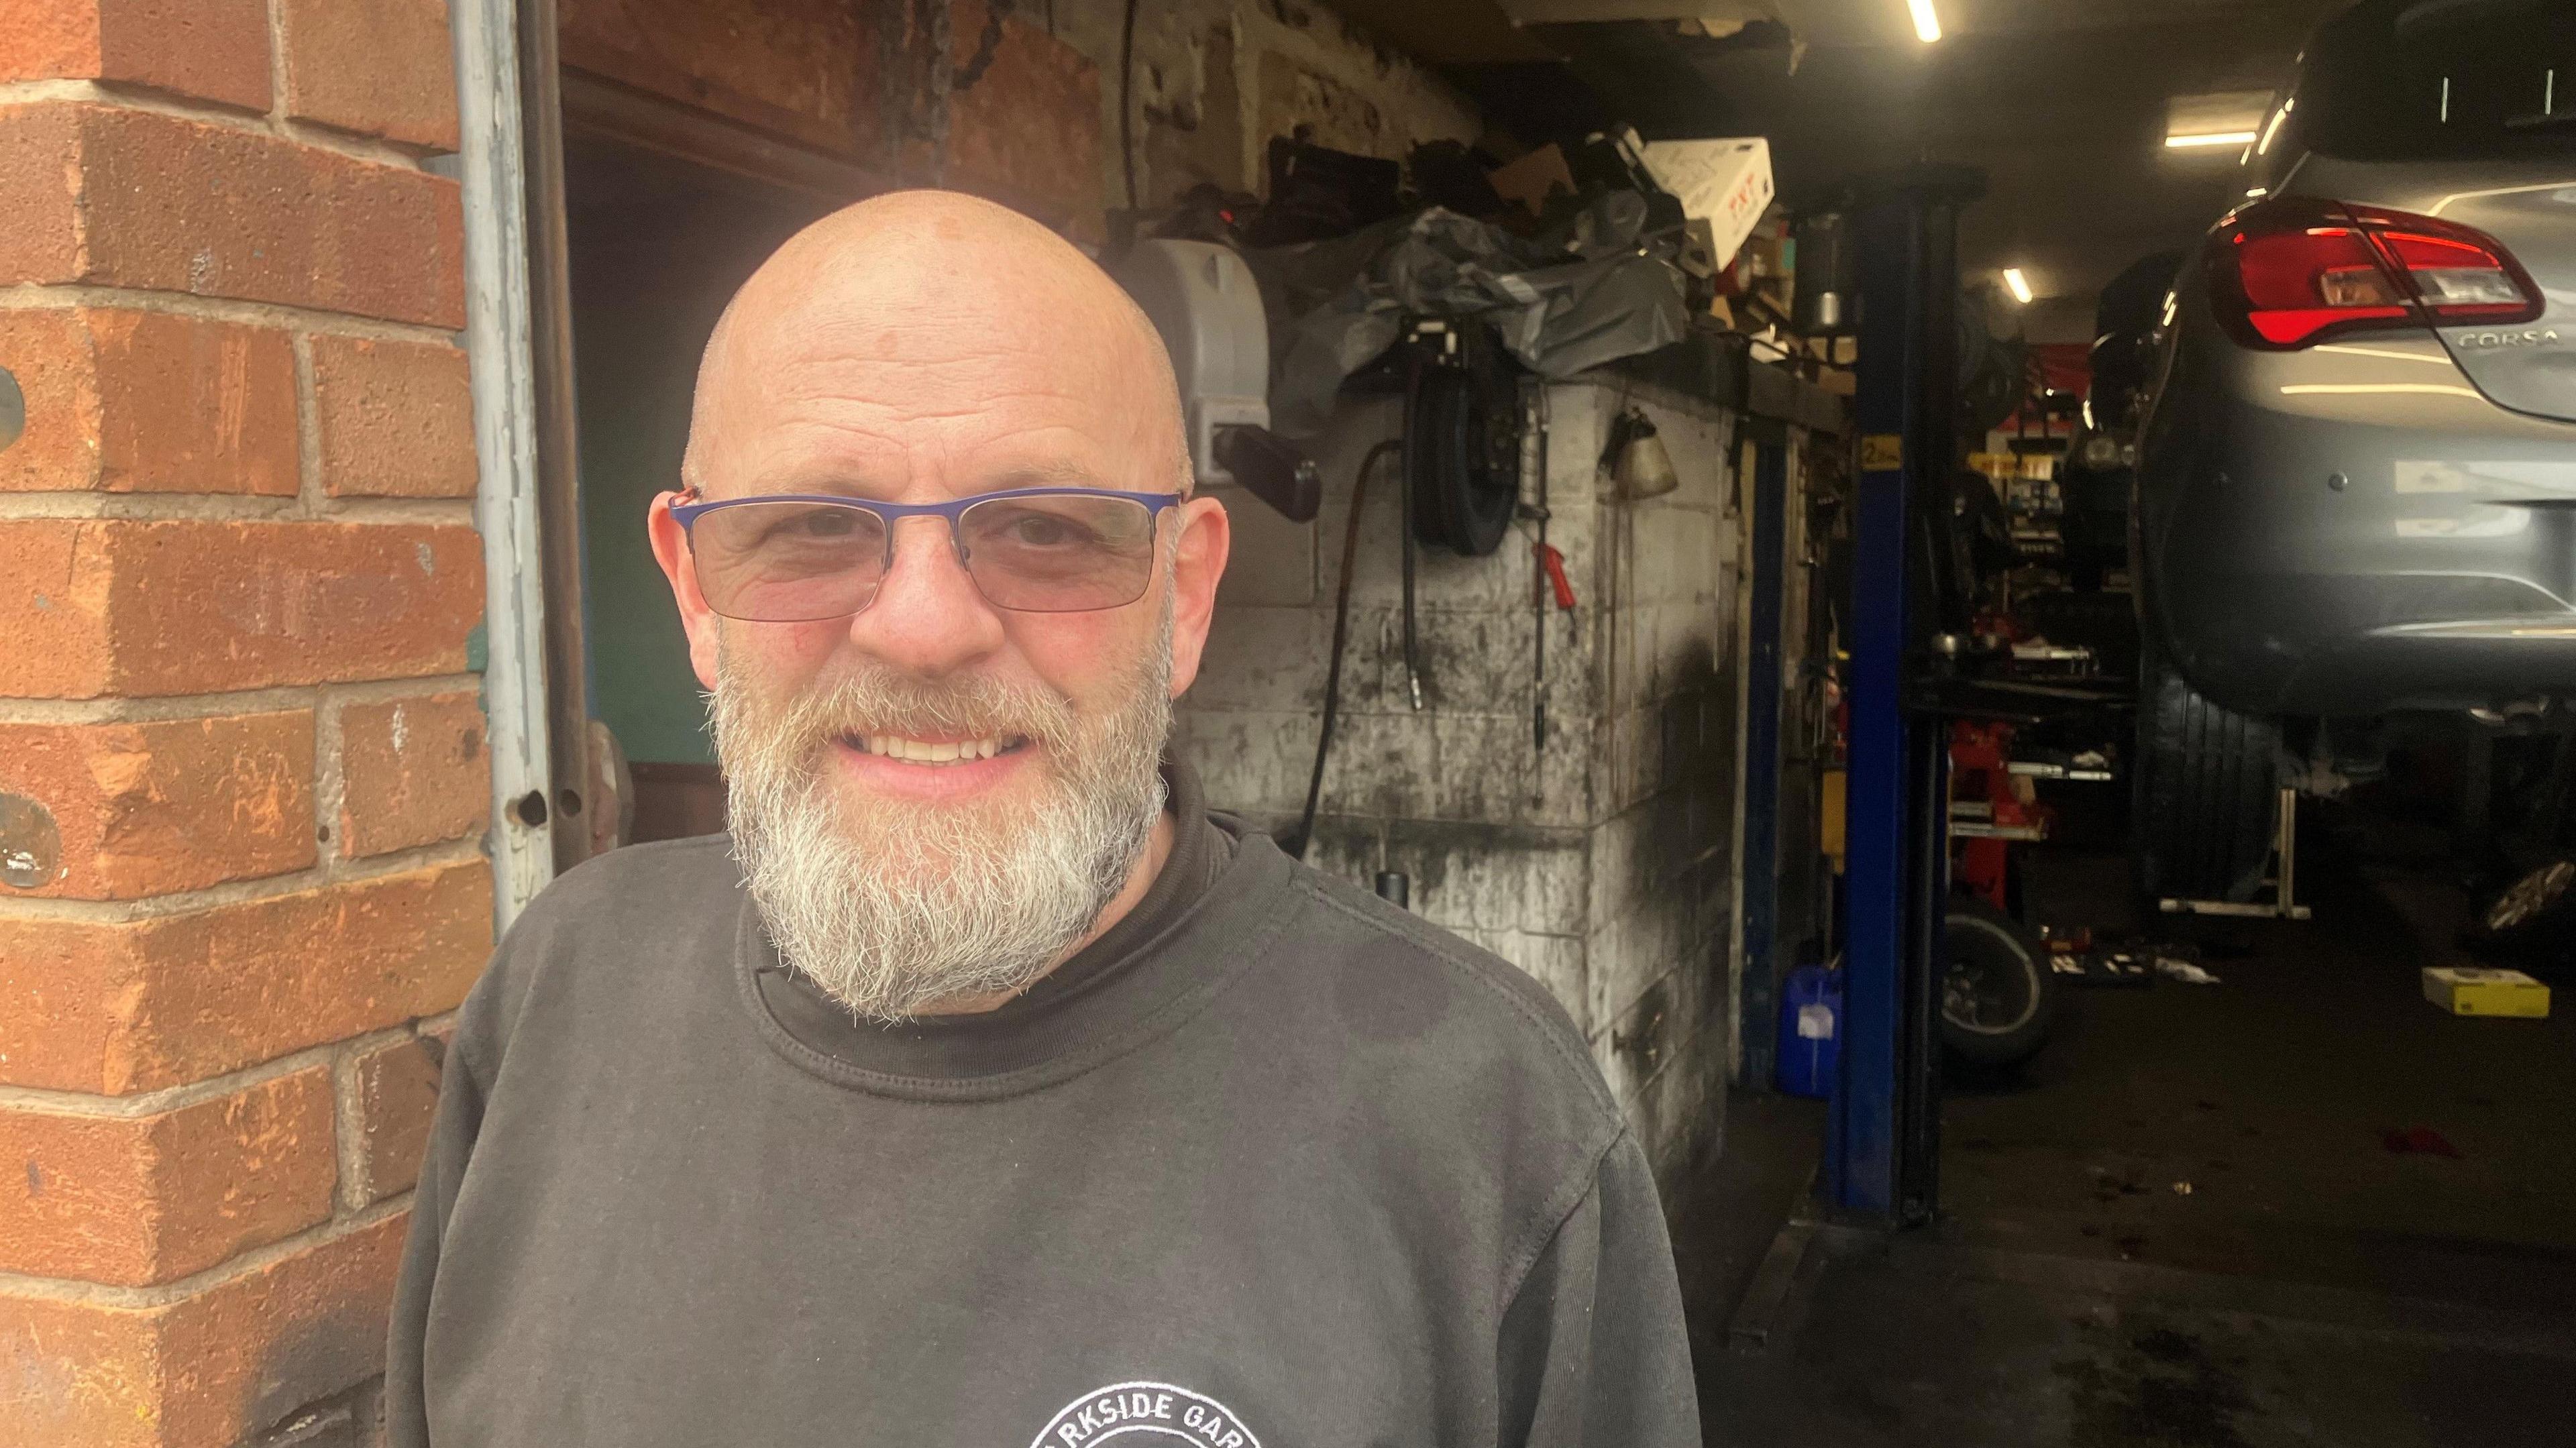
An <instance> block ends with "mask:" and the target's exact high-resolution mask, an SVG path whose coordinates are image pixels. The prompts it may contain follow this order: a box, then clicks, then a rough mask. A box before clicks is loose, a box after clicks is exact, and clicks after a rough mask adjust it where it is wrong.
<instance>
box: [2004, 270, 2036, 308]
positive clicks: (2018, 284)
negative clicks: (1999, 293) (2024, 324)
mask: <svg viewBox="0 0 2576 1448" xmlns="http://www.w3.org/2000/svg"><path fill="white" fill-rule="evenodd" d="M2004 285H2005V286H2007V287H2009V288H2011V289H2012V294H2013V300H2014V301H2016V302H2019V303H2021V304H2022V305H2024V306H2028V305H2030V278H2028V277H2026V276H2023V275H2022V274H2021V268H2020V267H2017V266H2008V267H2005V268H2004Z"/></svg>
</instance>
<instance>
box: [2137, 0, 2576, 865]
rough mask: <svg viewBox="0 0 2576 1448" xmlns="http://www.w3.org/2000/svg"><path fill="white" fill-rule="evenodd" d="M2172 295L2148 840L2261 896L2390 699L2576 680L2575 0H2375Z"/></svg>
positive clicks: (2286, 111)
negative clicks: (2273, 865)
mask: <svg viewBox="0 0 2576 1448" xmlns="http://www.w3.org/2000/svg"><path fill="white" fill-rule="evenodd" d="M2245 169H2246V180H2247V189H2246V195H2247V198H2248V199H2247V200H2246V202H2245V203H2244V204H2243V205H2241V206H2239V207H2238V208H2237V209H2235V210H2234V211H2232V212H2230V213H2229V214H2228V215H2227V216H2226V217H2225V218H2223V219H2222V220H2220V222H2219V223H2218V224H2217V226H2216V227H2214V228H2213V229H2212V230H2211V231H2210V233H2209V234H2208V236H2207V237H2206V238H2205V239H2204V241H2203V242H2202V244H2201V247H2200V249H2199V252H2198V254H2197V255H2196V256H2194V257H2191V258H2189V259H2187V260H2186V261H2185V262H2184V264H2183V268H2182V271H2181V273H2180V275H2179V276H2178V278H2177V279H2176V282H2175V284H2174V290H2173V292H2172V293H2171V295H2170V296H2169V298H2168V299H2167V302H2166V306H2165V311H2164V315H2163V320H2162V323H2161V325H2160V327H2159V329H2158V331H2157V334H2156V338H2155V343H2154V345H2155V346H2156V347H2157V355H2156V359H2155V362H2154V364H2153V370H2152V372H2151V378H2152V380H2151V383H2150V391H2149V396H2148V398H2147V403H2146V409H2145V412H2144V414H2143V423H2142V426H2141V431H2140V435H2139V446H2138V465H2137V501H2136V507H2135V510H2134V512H2133V515H2132V522H2131V529H2132V536H2131V540H2130V549H2131V557H2130V563H2131V576H2132V580H2133V583H2134V585H2135V587H2136V589H2137V596H2138V608H2139V620H2140V626H2141V631H2142V635H2143V637H2142V650H2141V652H2142V655H2143V659H2144V662H2143V664H2142V678H2141V693H2140V698H2139V702H2138V711H2139V731H2138V752H2137V757H2136V759H2135V761H2134V764H2135V770H2134V773H2135V777H2136V785H2137V791H2138V796H2137V797H2138V805H2139V808H2138V810H2137V815H2136V834H2135V841H2136V854H2137V859H2138V864H2139V875H2140V884H2141V886H2142V887H2143V888H2144V889H2145V890H2146V891H2147V892H2148V893H2150V894H2151V895H2156V896H2165V897H2176V896H2179V897H2185V898H2199V899H2234V900H2243V899H2245V898H2247V897H2248V896H2250V895H2251V894H2252V893H2254V892H2255V891H2256V890H2257V889H2259V887H2260V885H2261V882H2262V879H2263V872H2264V868H2265V863H2266V861H2267V859H2268V857H2269V854H2270V850H2271V846H2272V844H2273V842H2274V838H2275V833H2276V823H2275V821H2276V813H2275V812H2276V810H2277V809H2278V807H2279V798H2280V794H2279V791H2280V789H2281V787H2282V786H2283V785H2285V784H2288V785H2294V786H2300V787H2305V788H2310V789H2318V790H2325V789H2331V788H2333V787H2335V786H2336V783H2337V782H2338V781H2339V780H2340V779H2343V778H2346V777H2349V776H2350V775H2351V774H2352V773H2354V772H2359V771H2363V770H2366V769H2368V768H2369V767H2370V762H2371V760H2372V759H2373V757H2374V755H2375V754H2376V753H2377V752H2379V751H2381V750H2383V749H2384V745H2383V744H2381V743H2380V741H2381V740H2382V739H2383V738H2384V737H2385V726H2386V724H2387V722H2388V721H2389V720H2391V719H2392V718H2394V717H2397V716H2403V715H2407V714H2411V713H2418V712H2422V711H2445V712H2456V711H2463V710H2480V711H2493V712H2496V713H2505V712H2524V713H2528V712H2532V711H2535V710H2540V709H2546V708H2549V707H2551V702H2552V701H2558V700H2563V699H2565V698H2568V697H2576V0H2366V3H2363V4H2360V5H2356V6H2354V7H2353V8H2352V9H2350V10H2347V11H2344V12H2343V13H2341V14H2340V15H2338V16H2336V17H2335V18H2333V19H2331V20H2329V21H2327V22H2326V23H2325V24H2324V25H2323V26H2322V27H2320V28H2319V30H2318V31H2317V32H2316V34H2315V35H2314V36H2313V37H2312V38H2311V40H2310V41H2309V44H2308V46H2307V48H2306V50H2305V51H2304V52H2303V53H2302V55H2301V57H2300V62H2299V69H2298V74H2297V79H2296V81H2295V83H2294V84H2293V85H2292V87H2291V88H2290V89H2289V90H2288V91H2287V92H2286V93H2284V94H2283V95H2282V96H2281V97H2280V98H2279V99H2278V100H2277V102H2276V103H2275V105H2274V107H2273V109H2272V110H2271V112H2270V114H2269V115H2268V117H2267V118H2266V119H2265V121H2264V122H2263V124H2262V127H2261V129H2260V131H2259V132H2258V133H2257V138H2256V140H2255V141H2254V143H2253V144H2252V145H2250V146H2248V148H2247V154H2246V158H2245Z"/></svg>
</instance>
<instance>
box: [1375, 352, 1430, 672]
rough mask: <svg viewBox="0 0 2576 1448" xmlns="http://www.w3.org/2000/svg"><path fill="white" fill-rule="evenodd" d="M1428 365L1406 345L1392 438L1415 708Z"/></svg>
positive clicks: (1407, 659)
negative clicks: (1400, 496) (1398, 467)
mask: <svg viewBox="0 0 2576 1448" xmlns="http://www.w3.org/2000/svg"><path fill="white" fill-rule="evenodd" d="M1429 365H1430V364H1429V363H1427V362H1425V361H1424V360H1423V356H1422V349H1421V348H1419V347H1415V348H1411V349H1409V355H1408V356H1407V358H1406V361H1405V370H1404V436H1402V437H1400V438H1397V439H1395V443H1396V446H1397V447H1399V448H1401V449H1402V450H1403V453H1404V460H1403V476H1402V477H1401V478H1400V479H1398V481H1399V482H1400V483H1401V484H1402V485H1403V489H1404V505H1403V507H1401V508H1400V509H1398V510H1397V511H1398V512H1399V513H1400V514H1401V516H1400V517H1399V518H1398V519H1397V522H1396V530H1397V532H1398V533H1399V534H1400V535H1401V536H1402V537H1403V539H1404V543H1403V549H1404V553H1403V557H1404V690H1405V697H1406V699H1407V700H1408V701H1409V702H1410V703H1411V704H1412V705H1413V707H1414V708H1416V709H1420V708H1421V707H1422V665H1421V663H1420V661H1419V660H1418V659H1417V658H1416V656H1415V652H1414V640H1413V634H1414V623H1413V543H1414V538H1413V520H1414V519H1415V518H1416V517H1417V516H1419V515H1418V514H1417V513H1416V512H1415V510H1416V509H1418V508H1419V507H1421V506H1422V503H1421V499H1419V498H1417V497H1416V496H1414V490H1415V489H1416V488H1418V487H1420V486H1421V484H1420V482H1419V481H1418V480H1417V478H1416V474H1418V473H1420V472H1421V471H1422V452H1421V449H1422V448H1423V447H1424V446H1427V445H1428V444H1429V441H1430V440H1429V439H1417V438H1416V437H1415V436H1414V434H1415V433H1417V432H1420V431H1424V430H1425V429H1424V427H1423V418H1424V409H1423V408H1422V407H1421V406H1420V402H1421V398H1422V374H1423V369H1424V368H1425V367H1427V366H1429ZM1379 445H1380V446H1381V447H1382V446H1384V445H1385V444H1383V443H1381V444H1379Z"/></svg>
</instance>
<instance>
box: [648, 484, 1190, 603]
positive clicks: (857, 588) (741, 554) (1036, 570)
mask: <svg viewBox="0 0 2576 1448" xmlns="http://www.w3.org/2000/svg"><path fill="white" fill-rule="evenodd" d="M956 540H957V543H958V546H959V548H960V550H961V551H962V552H963V553H964V555H965V562H966V572H967V575H968V576H969V577H970V578H972V579H973V580H974V581H975V587H976V589H977V591H978V592H980V593H982V594H983V595H984V600H985V602H987V603H990V604H992V605H993V606H994V607H995V608H1006V609H1011V610H1014V611H1017V612H1023V613H1081V612H1087V611H1089V610H1093V609H1103V608H1117V607H1120V606H1122V605H1125V604H1130V603H1134V602H1135V601H1136V600H1137V599H1139V598H1142V597H1144V596H1145V587H1146V584H1147V583H1148V582H1150V581H1151V579H1152V577H1153V569H1154V510H1153V509H1151V508H1149V507H1147V506H1146V505H1144V504H1143V503H1139V502H1134V501H1131V500H1129V499H1126V498H1100V497H1089V496H1083V495H1078V494H1063V495H1058V494H1044V493H1042V494H1034V495H1030V496H1025V497H1000V498H987V499H985V500H984V501H982V502H980V503H977V504H975V505H974V506H972V507H970V508H968V509H966V510H965V512H963V513H962V514H960V515H959V516H958V519H957V524H956ZM689 546H690V549H691V552H692V553H693V554H694V555H695V557H696V560H697V572H698V586H699V588H700V589H701V590H703V591H704V592H705V594H706V599H707V603H708V606H710V607H712V608H713V609H714V610H715V611H716V612H718V613H720V614H723V615H724V616H725V617H727V618H737V619H743V620H745V621H748V622H757V623H798V622H805V621H809V620H813V619H826V618H844V617H847V616H848V615H851V614H854V613H857V612H858V611H860V610H861V609H863V608H866V607H867V606H868V604H869V602H870V601H871V600H873V599H874V598H875V597H876V592H877V587H878V585H879V584H881V583H882V582H884V580H885V573H886V565H887V560H888V557H889V554H890V551H891V550H890V549H889V547H888V536H887V525H886V520H885V518H884V516H883V515H881V514H879V513H877V512H875V511H873V510H872V509H869V508H868V507H866V506H864V505H862V504H856V503H809V502H784V501H782V502H774V503H773V502H758V503H741V504H736V505H734V506H731V507H723V508H715V509H711V510H709V511H708V512H706V513H703V514H701V515H699V517H698V520H697V523H696V525H695V526H694V527H693V528H691V530H690V534H689Z"/></svg>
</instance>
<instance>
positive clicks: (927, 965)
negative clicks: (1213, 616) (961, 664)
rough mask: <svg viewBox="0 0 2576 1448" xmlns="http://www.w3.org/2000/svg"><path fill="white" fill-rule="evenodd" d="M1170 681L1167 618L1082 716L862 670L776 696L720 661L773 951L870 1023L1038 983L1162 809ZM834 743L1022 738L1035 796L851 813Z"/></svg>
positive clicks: (717, 706)
mask: <svg viewBox="0 0 2576 1448" xmlns="http://www.w3.org/2000/svg"><path fill="white" fill-rule="evenodd" d="M1171 675H1172V619H1171V614H1170V611H1169V609H1168V607H1167V608H1166V610H1165V612H1164V616H1163V621H1162V626H1161V628H1160V629H1159V630H1158V637H1157V639H1156V642H1155V645H1154V647H1153V648H1151V649H1150V650H1148V651H1147V654H1146V656H1145V658H1144V659H1143V660H1142V661H1141V662H1140V665H1139V667H1138V668H1137V670H1136V672H1135V677H1134V678H1133V679H1131V680H1130V681H1129V687H1128V690H1127V697H1126V700H1125V702H1124V703H1123V704H1122V705H1121V706H1120V707H1119V708H1118V709H1117V710H1116V711H1115V712H1113V713H1110V714H1106V715H1102V716H1100V717H1098V718H1094V719H1084V718H1081V717H1079V716H1078V715H1076V714H1075V713H1074V711H1073V709H1072V707H1071V706H1070V705H1069V704H1067V703H1066V702H1065V701H1064V700H1063V699H1061V698H1058V697H1056V696H1055V695H1053V694H1050V693H1047V692H1046V691H1044V690H1040V689H1032V688H1026V687H1019V686H1012V685H1006V684H1003V683H1001V682H999V681H997V680H994V679H991V678H987V677H983V676H971V677H967V678H961V679H955V680H930V679H919V678H912V677H908V676H905V675H900V674H894V673H889V672H884V671H872V672H870V673H867V674H862V675H856V676H851V677H847V678H842V679H838V680H835V681H833V682H832V683H831V684H829V685H828V686H825V687H822V688H819V689H817V690H815V691H813V692H810V693H807V694H804V695H800V696H798V697H796V698H794V699H790V700H785V701H771V700H768V699H764V698H762V697H761V696H760V695H759V693H758V692H757V691H756V689H755V688H754V687H753V686H752V685H751V683H750V682H749V681H748V680H746V679H744V678H743V677H742V676H741V672H740V670H739V669H738V667H737V666H736V665H734V664H733V663H732V661H731V656H730V654H729V652H728V651H726V650H724V649H723V648H721V647H720V648H719V649H718V651H717V666H716V690H715V699H714V710H713V717H714V723H715V741H716V758H717V759H718V761H719V762H720V763H721V764H722V765H723V767H724V773H725V779H726V783H727V786H728V788H729V790H730V802H729V806H728V807H729V812H730V815H731V820H730V823H731V826H732V830H733V837H734V855H735V858H736V859H737V860H739V861H740V862H741V864H742V868H743V874H744V877H745V879H746V880H747V881H748V882H749V885H750V888H751V894H752V898H753V899H754V900H755V901H757V902H758V903H759V905H760V910H761V916H762V919H763V920H764V922H765V923H766V924H767V926H768V929H769V935H770V939H771V940H772V941H773V942H774V943H775V944H776V945H777V947H778V953H779V955H780V957H781V958H782V959H783V960H785V961H786V962H787V964H788V965H790V966H792V967H794V968H795V969H796V970H798V971H800V972H802V973H803V974H804V975H805V977H806V978H807V979H809V980H811V981H813V982H814V984H815V985H816V986H818V987H820V988H821V989H822V991H823V992H824V993H825V994H827V995H829V996H831V997H832V998H833V999H834V1000H836V1001H838V1002H840V1003H841V1004H842V1005H844V1006H847V1007H849V1009H850V1011H851V1012H852V1014H854V1015H856V1016H860V1017H865V1018H869V1019H874V1020H880V1021H900V1020H904V1019H908V1018H910V1017H912V1016H915V1015H918V1014H920V1013H921V1012H922V1011H923V1010H924V1008H926V1007H929V1006H931V1005H933V1004H936V1003H938V1002H941V1001H945V1000H950V999H953V998H957V997H965V996H978V995H992V994H1010V993H1016V992H1018V991H1021V990H1024V989H1026V988H1027V987H1028V986H1030V985H1031V984H1033V983H1035V982H1036V981H1037V979H1038V978H1039V977H1040V976H1043V975H1044V974H1046V972H1047V970H1048V969H1049V967H1051V966H1052V965H1053V964H1054V963H1055V962H1056V960H1057V959H1058V958H1059V957H1060V956H1062V955H1063V954H1064V953H1065V952H1066V951H1067V950H1068V949H1070V948H1071V947H1072V946H1073V944H1074V943H1075V942H1076V941H1078V940H1080V939H1081V938H1082V937H1083V936H1084V935H1085V934H1086V933H1088V932H1089V931H1090V929H1091V928H1092V925H1093V923H1094V922H1095V921H1097V920H1098V919H1099V916H1100V912H1101V910H1102V909H1103V908H1104V907H1106V906H1107V905H1108V903H1109V901H1110V899H1111V897H1113V896H1115V895H1116V894H1117V893H1118V892H1119V891H1120V890H1121V889H1122V888H1124V887H1125V886H1126V884H1127V879H1128V876H1129V874H1130V873H1131V872H1132V871H1133V870H1134V868H1135V864H1136V860H1137V858H1138V856H1139V855H1140V854H1141V853H1142V852H1143V851H1144V848H1145V844H1146V841H1147V839H1148V838H1149V837H1150V836H1151V834H1152V832H1153V829H1154V824H1155V821H1156V820H1157V819H1158V818H1160V816H1161V814H1162V811H1163V793H1164V792H1163V779H1162V774H1161V771H1160V768H1159V764H1160V758H1161V752H1162V747H1163V741H1164V737H1165V735H1166V734H1167V733H1169V731H1170V728H1171V717H1172V711H1171V695H1170V682H1171ZM845 733H851V734H859V735H867V734H872V733H873V734H889V735H896V736H905V737H918V736H922V735H932V736H952V737H953V736H956V735H965V736H967V737H970V738H986V737H991V736H994V735H1001V736H1006V737H1007V736H1012V735H1025V736H1027V738H1028V740H1029V743H1030V746H1031V747H1032V748H1034V750H1035V751H1036V753H1035V757H1034V758H1033V759H1032V760H1030V761H1029V762H1030V763H1031V764H1034V765H1036V766H1038V767H1039V768H1040V769H1042V770H1044V771H1045V777H1044V778H1043V780H1042V781H1041V794H1040V798H1039V799H1038V800H1037V801H1036V802H1035V804H1034V805H1033V806H1032V805H1031V804H1029V803H1028V802H1026V796H1025V794H1024V793H1023V792H1022V791H1019V790H1012V791H1009V792H1008V796H1009V797H1008V798H1007V799H1006V800H1002V801H995V802H990V803H987V802H982V801H977V802H971V803H965V804H915V803H911V802H907V801H900V800H891V799H870V800H867V801H866V802H865V803H863V804H862V803H859V802H857V801H855V800H851V799H849V798H847V797H846V796H844V795H841V794H837V793H836V792H835V791H834V790H833V788H832V777H833V774H834V773H835V772H836V771H833V770H830V769H828V768H827V767H825V766H827V764H828V762H829V760H830V755H831V750H832V744H833V741H834V740H835V739H836V738H837V737H839V736H841V735H843V734H845Z"/></svg>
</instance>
